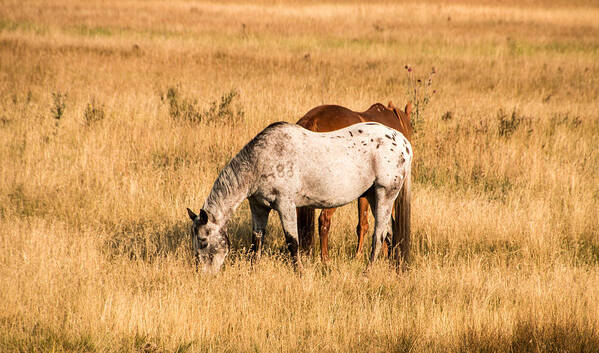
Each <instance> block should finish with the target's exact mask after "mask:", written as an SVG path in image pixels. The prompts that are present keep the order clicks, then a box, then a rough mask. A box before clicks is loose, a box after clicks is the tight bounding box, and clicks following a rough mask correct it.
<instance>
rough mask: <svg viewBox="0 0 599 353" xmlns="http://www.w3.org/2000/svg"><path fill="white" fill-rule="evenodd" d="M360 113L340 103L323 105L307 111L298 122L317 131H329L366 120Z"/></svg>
mask: <svg viewBox="0 0 599 353" xmlns="http://www.w3.org/2000/svg"><path fill="white" fill-rule="evenodd" d="M364 121H365V120H362V118H361V117H360V115H359V114H358V113H356V112H354V111H352V110H349V109H347V108H345V107H342V106H339V105H321V106H318V107H316V108H314V109H312V110H310V111H309V112H307V113H306V115H304V116H303V117H302V118H301V119H300V120H299V121H298V122H297V124H298V125H300V126H302V127H304V128H306V129H308V130H310V131H316V132H329V131H334V130H339V129H340V128H343V127H347V126H350V125H354V124H358V123H361V122H364Z"/></svg>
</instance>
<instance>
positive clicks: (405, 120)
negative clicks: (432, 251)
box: [297, 102, 412, 263]
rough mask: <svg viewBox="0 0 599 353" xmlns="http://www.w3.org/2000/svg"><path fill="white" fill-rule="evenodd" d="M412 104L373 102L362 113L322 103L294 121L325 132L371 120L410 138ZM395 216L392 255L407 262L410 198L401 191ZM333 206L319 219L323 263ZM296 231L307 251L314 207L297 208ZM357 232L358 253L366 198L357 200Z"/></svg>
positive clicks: (364, 225)
mask: <svg viewBox="0 0 599 353" xmlns="http://www.w3.org/2000/svg"><path fill="white" fill-rule="evenodd" d="M411 111H412V105H411V103H408V104H407V105H406V106H405V108H404V110H401V109H398V108H397V107H395V106H394V105H393V103H391V102H389V105H388V106H387V107H385V106H384V105H382V104H380V103H376V104H373V105H372V106H371V107H370V108H368V110H366V111H364V112H354V111H352V110H349V109H347V108H344V107H341V106H338V105H321V106H318V107H316V108H314V109H312V110H310V111H309V112H307V113H306V115H304V116H303V117H302V118H301V119H300V120H299V121H298V122H297V124H298V125H300V126H303V127H304V128H306V129H308V130H310V131H316V132H328V131H334V130H337V129H341V128H344V127H347V126H350V125H353V124H357V123H360V122H366V121H374V122H379V123H381V124H384V125H386V126H389V127H392V128H393V129H395V130H397V131H399V132H401V133H402V134H403V135H404V136H406V137H407V138H408V140H411V139H412V124H411V122H410V113H411ZM394 209H395V218H394V219H393V233H394V238H393V240H392V243H393V246H392V247H393V249H394V252H393V254H392V255H393V256H394V257H397V258H401V259H402V261H403V263H405V262H407V261H408V256H409V248H410V198H409V195H406V194H405V193H404V192H401V193H400V194H399V196H398V198H397V199H396V201H395V204H394ZM334 212H335V208H327V209H323V210H322V211H321V213H320V217H319V218H318V230H319V234H320V256H321V259H322V261H323V262H326V261H327V259H328V234H329V229H330V225H331V218H332V217H333V213H334ZM297 218H298V234H299V240H300V248H301V249H302V250H303V251H305V252H308V251H309V250H310V248H311V247H312V243H313V239H314V223H315V220H314V218H315V216H314V209H311V208H308V207H302V208H298V209H297ZM358 219H359V220H358V226H357V227H356V232H357V235H358V249H357V254H360V253H361V252H362V247H363V244H364V234H366V233H367V232H368V201H367V200H366V198H365V197H360V198H359V199H358ZM386 246H387V244H386V243H383V252H386V249H385V248H386Z"/></svg>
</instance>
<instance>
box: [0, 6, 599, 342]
mask: <svg viewBox="0 0 599 353" xmlns="http://www.w3.org/2000/svg"><path fill="white" fill-rule="evenodd" d="M598 19H599V3H597V2H596V1H565V0H564V1H554V2H550V1H532V0H530V1H526V0H524V1H511V0H505V1H487V0H481V1H474V0H472V1H468V0H465V1H460V2H454V1H430V2H420V1H406V2H402V3H395V2H389V3H385V2H380V3H374V2H373V3H370V2H369V3H365V4H358V3H356V2H353V1H336V2H330V3H326V4H321V3H320V2H316V1H306V2H280V1H263V2H256V3H254V4H251V5H246V4H243V3H242V2H229V1H219V2H207V1H201V2H196V1H150V0H148V1H142V0H128V1H114V0H112V1H74V0H56V1H52V2H46V1H13V0H1V1H0V351H4V352H13V351H21V352H48V351H51V352H125V351H137V352H179V353H181V352H356V351H359V352H404V351H412V352H422V351H432V352H495V351H505V352H508V351H509V352H542V351H560V352H591V351H595V352H596V351H599V211H598V210H599V167H598V166H599V20H598ZM406 65H409V66H411V67H412V68H413V70H414V71H413V73H414V75H415V77H416V78H423V79H424V78H425V77H427V76H426V75H427V74H428V73H429V72H430V71H431V68H432V67H435V69H436V72H437V73H436V74H435V75H434V76H433V81H432V86H431V89H434V90H435V91H436V92H435V93H434V94H432V96H431V101H430V104H429V105H428V106H427V107H426V109H424V110H423V109H421V110H420V113H421V117H420V119H418V121H417V130H416V134H415V136H414V140H413V146H414V150H415V161H414V165H413V169H414V173H413V175H414V178H413V180H414V185H413V188H412V197H413V199H412V222H413V224H412V229H413V244H412V253H413V261H412V262H411V264H410V269H409V270H408V271H406V272H405V273H401V274H396V273H395V272H394V271H393V270H392V269H391V268H390V267H389V264H388V263H387V262H386V261H385V260H382V261H379V262H377V263H375V264H374V266H373V268H372V270H371V271H369V272H368V273H367V274H364V273H363V271H364V269H365V267H366V257H360V258H357V259H356V258H354V253H355V246H356V239H355V226H356V223H357V217H356V213H357V212H356V210H355V204H352V205H350V206H347V207H344V208H342V209H340V210H339V211H338V212H337V214H336V215H335V217H334V218H333V224H332V231H331V237H330V246H331V249H330V254H331V262H330V264H329V265H328V266H326V267H325V266H323V265H322V264H321V263H320V261H319V259H318V251H316V252H315V253H314V254H313V256H312V257H311V258H305V259H304V264H305V267H306V271H305V275H304V276H302V277H300V276H298V275H297V274H296V273H294V271H293V268H292V266H291V264H290V261H289V259H288V255H287V252H286V250H285V245H284V237H283V235H282V232H281V227H280V224H279V221H278V217H275V216H271V222H270V225H269V235H268V237H267V239H266V253H267V254H266V256H265V257H264V258H263V259H264V260H263V261H262V262H261V263H260V265H259V266H258V267H256V268H254V269H250V266H249V260H248V255H247V249H248V247H249V244H250V241H251V236H250V227H251V226H250V215H249V210H248V206H247V202H244V203H243V204H242V206H241V207H240V208H239V209H238V211H237V212H236V214H235V217H234V218H233V220H232V221H231V224H230V237H231V240H232V243H233V250H234V251H233V253H232V254H231V255H230V256H229V258H228V260H227V262H226V264H225V267H224V270H223V271H221V273H219V274H218V275H215V276H206V275H202V274H199V273H196V271H195V270H194V267H193V261H192V256H191V253H190V250H189V245H190V244H189V235H188V230H187V227H188V226H189V221H188V218H187V214H186V211H185V208H186V207H191V208H193V209H194V210H198V209H199V208H200V207H201V206H202V204H203V201H204V199H205V197H206V196H207V194H208V192H209V190H210V188H211V186H212V183H213V181H214V179H215V178H216V176H217V173H218V172H219V170H220V168H222V167H223V166H224V165H225V163H226V162H227V161H228V160H229V159H230V158H231V157H232V156H233V155H234V154H235V153H236V152H237V151H238V150H239V149H240V148H241V147H242V146H243V145H244V144H245V143H246V142H247V141H249V139H250V138H252V137H253V136H254V135H255V134H256V133H258V132H259V131H260V130H262V129H263V128H264V127H265V126H267V125H268V124H269V123H271V122H274V121H279V120H285V121H290V122H295V121H296V120H297V119H299V118H300V117H301V116H302V115H303V114H304V113H305V112H307V111H308V110H309V109H311V108H312V107H314V106H317V105H320V104H327V103H329V104H340V105H344V106H347V107H350V108H352V109H354V110H364V109H366V108H367V107H368V106H369V105H370V104H372V103H375V102H382V103H385V104H386V103H387V102H388V101H390V100H392V101H393V102H394V103H395V104H397V105H401V106H403V105H404V104H405V103H406V102H407V101H408V100H413V99H414V97H413V94H411V93H409V92H408V86H409V81H408V75H407V71H406V69H405V66H406ZM371 224H373V223H372V222H371ZM369 243H370V242H369V241H368V243H367V246H368V247H369Z"/></svg>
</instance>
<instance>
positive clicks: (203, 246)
mask: <svg viewBox="0 0 599 353" xmlns="http://www.w3.org/2000/svg"><path fill="white" fill-rule="evenodd" d="M198 243H199V246H200V249H206V247H207V246H208V240H207V239H199V241H198Z"/></svg>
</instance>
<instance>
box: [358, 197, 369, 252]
mask: <svg viewBox="0 0 599 353" xmlns="http://www.w3.org/2000/svg"><path fill="white" fill-rule="evenodd" d="M367 232H368V201H367V200H366V198H365V197H360V198H359V199H358V226H357V227H356V233H357V234H358V249H357V250H356V256H358V255H360V254H362V248H363V246H364V234H366V233H367Z"/></svg>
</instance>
